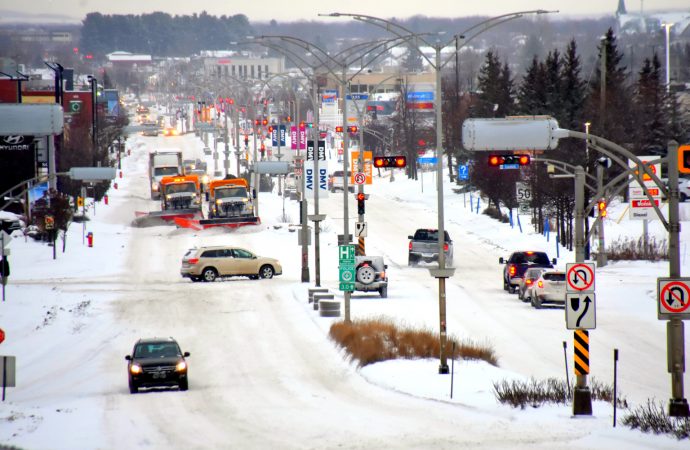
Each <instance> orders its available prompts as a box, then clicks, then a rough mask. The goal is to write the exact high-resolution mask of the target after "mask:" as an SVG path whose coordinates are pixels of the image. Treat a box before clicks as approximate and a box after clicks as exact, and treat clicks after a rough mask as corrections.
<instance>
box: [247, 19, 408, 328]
mask: <svg viewBox="0 0 690 450" xmlns="http://www.w3.org/2000/svg"><path fill="white" fill-rule="evenodd" d="M412 36H413V35H412V34H411V33H410V35H407V36H397V37H396V38H392V39H384V40H381V41H374V42H365V43H361V44H356V45H354V46H352V47H350V48H347V49H345V50H343V51H341V52H340V53H338V54H337V55H335V56H331V55H330V54H329V53H328V52H327V51H326V50H324V49H322V48H321V47H319V46H317V45H314V44H313V43H311V42H309V41H306V40H304V39H300V38H296V37H293V36H284V35H275V36H259V37H258V39H261V40H265V39H277V40H280V41H282V42H286V43H289V44H292V45H295V46H297V47H300V48H302V49H303V50H305V51H307V52H311V53H312V55H313V56H314V58H315V59H316V60H317V61H318V62H319V66H318V67H324V68H325V69H326V70H327V71H328V72H329V73H330V74H331V75H332V76H333V78H334V79H336V80H337V81H338V83H339V84H340V91H341V96H342V99H343V108H342V122H343V129H346V128H345V127H347V90H348V85H349V83H350V81H351V80H352V78H354V77H355V76H356V75H357V74H359V73H360V72H361V71H362V70H364V69H365V68H366V67H367V66H368V65H369V64H371V63H372V62H373V61H375V60H376V59H377V58H378V57H379V56H381V55H382V54H383V53H385V52H387V51H388V50H390V48H391V47H394V46H395V45H397V43H396V41H403V42H404V41H406V40H409V39H410V38H411V37H412ZM380 47H383V50H382V51H380V52H378V53H376V54H375V55H373V57H372V58H371V59H370V60H368V61H367V62H362V63H361V64H360V67H361V68H360V69H359V70H358V71H357V72H356V73H355V74H353V75H352V76H349V77H348V74H347V69H348V67H349V66H350V65H351V64H352V63H353V62H354V61H356V60H358V59H360V58H361V56H360V55H369V54H371V52H373V51H376V50H377V49H378V48H380ZM313 50H316V51H318V54H319V55H321V56H318V55H317V54H316V53H314V51H313ZM356 52H357V53H359V54H360V55H355V56H354V57H352V55H353V54H355V53H356ZM349 58H352V59H351V60H350V59H349ZM330 65H333V66H334V67H336V68H338V69H340V72H341V73H340V74H338V73H336V72H335V70H337V69H333V68H331V67H330ZM348 147H349V133H347V132H344V133H343V242H342V243H343V244H349V243H350V228H349V211H348V193H349V188H348V181H349V180H348V178H349V177H348V176H347V173H348V156H349V151H348ZM351 293H352V291H349V290H344V304H345V314H344V315H345V317H344V319H345V322H350V295H351Z"/></svg>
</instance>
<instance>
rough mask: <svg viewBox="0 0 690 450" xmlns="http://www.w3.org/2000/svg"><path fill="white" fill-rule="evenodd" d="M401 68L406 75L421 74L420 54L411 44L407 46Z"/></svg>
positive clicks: (422, 64) (422, 68)
mask: <svg viewBox="0 0 690 450" xmlns="http://www.w3.org/2000/svg"><path fill="white" fill-rule="evenodd" d="M402 67H403V69H404V70H405V72H407V73H415V72H421V71H422V70H424V62H423V61H422V54H421V53H419V50H417V47H415V46H414V45H413V44H412V43H409V44H407V52H406V53H405V57H404V58H403V61H402Z"/></svg>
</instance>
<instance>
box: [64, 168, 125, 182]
mask: <svg viewBox="0 0 690 450" xmlns="http://www.w3.org/2000/svg"><path fill="white" fill-rule="evenodd" d="M69 177H70V178H71V179H73V180H82V181H100V180H114V179H115V168H114V167H72V168H71V169H70V170H69Z"/></svg>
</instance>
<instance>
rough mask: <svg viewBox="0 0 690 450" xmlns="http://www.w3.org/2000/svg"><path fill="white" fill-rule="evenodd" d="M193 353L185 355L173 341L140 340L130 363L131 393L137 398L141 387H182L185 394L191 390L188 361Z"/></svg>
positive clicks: (128, 372)
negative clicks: (136, 395) (188, 377)
mask: <svg viewBox="0 0 690 450" xmlns="http://www.w3.org/2000/svg"><path fill="white" fill-rule="evenodd" d="M188 356H189V352H184V353H182V352H181V351H180V346H179V345H177V342H176V341H175V339H173V338H149V339H139V340H138V341H137V342H136V344H134V349H133V350H132V354H131V355H127V356H125V359H126V360H127V361H129V363H128V364H127V374H128V376H129V392H131V393H132V394H136V393H137V392H139V388H140V387H154V386H178V387H179V388H180V390H181V391H186V390H187V389H188V387H189V380H188V379H187V361H185V358H186V357H188Z"/></svg>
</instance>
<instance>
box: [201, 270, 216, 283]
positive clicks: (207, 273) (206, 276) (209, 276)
mask: <svg viewBox="0 0 690 450" xmlns="http://www.w3.org/2000/svg"><path fill="white" fill-rule="evenodd" d="M216 278H218V272H217V271H216V269H214V268H213V267H207V268H205V269H204V270H203V272H201V279H202V280H204V281H206V282H209V283H210V282H212V281H216Z"/></svg>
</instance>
